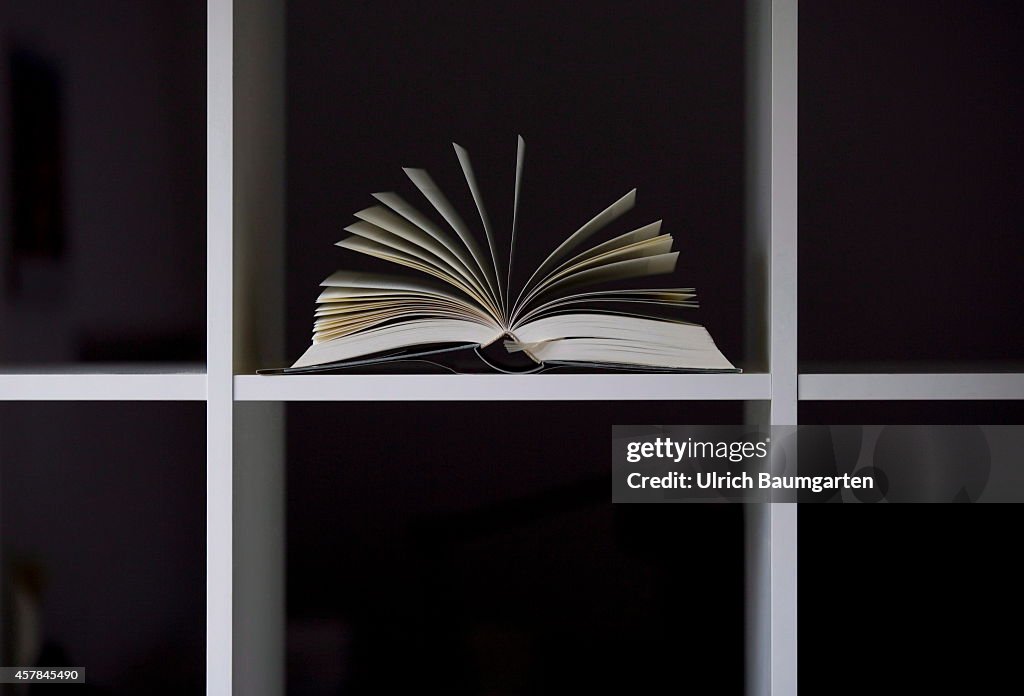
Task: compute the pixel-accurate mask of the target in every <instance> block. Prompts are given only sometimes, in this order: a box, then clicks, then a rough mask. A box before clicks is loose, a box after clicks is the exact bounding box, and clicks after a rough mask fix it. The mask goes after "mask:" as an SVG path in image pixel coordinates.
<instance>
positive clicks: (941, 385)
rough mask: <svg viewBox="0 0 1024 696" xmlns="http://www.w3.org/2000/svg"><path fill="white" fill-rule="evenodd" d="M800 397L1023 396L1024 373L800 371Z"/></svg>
mask: <svg viewBox="0 0 1024 696" xmlns="http://www.w3.org/2000/svg"><path fill="white" fill-rule="evenodd" d="M798 389H799V395H800V399H801V400H802V401H875V400H877V401H892V400H922V399H927V400H950V399H958V400H967V399H978V400H984V401H988V400H996V399H1024V373H1022V372H1015V373H998V372H969V373H939V372H934V373H925V372H922V373H891V374H886V373H874V374H860V373H835V374H802V375H800V377H799V381H798Z"/></svg>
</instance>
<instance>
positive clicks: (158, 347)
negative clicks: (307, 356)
mask: <svg viewBox="0 0 1024 696" xmlns="http://www.w3.org/2000/svg"><path fill="white" fill-rule="evenodd" d="M205 12H206V3H205V2H201V1H199V0H189V2H174V1H171V0H150V1H147V2H133V1H131V0H88V1H86V0H13V1H12V2H5V3H3V5H2V6H0V77H2V78H3V79H2V80H0V85H3V87H2V94H0V139H2V143H0V264H2V267H0V323H2V324H3V326H4V330H3V331H2V332H0V360H2V361H6V362H30V363H39V362H78V361H104V360H106V361H144V360H152V361H201V360H202V359H203V356H204V354H205V350H204V345H203V344H204V335H205V308H204V303H205V296H206V295H205V274H206V252H205V239H206V233H205V229H206V224H205V206H206V200H205V191H206V173H205V152H206V138H205V127H206V115H205V114H206V109H205V100H206V87H205V85H206V78H205V53H206V48H205V47H206V22H205Z"/></svg>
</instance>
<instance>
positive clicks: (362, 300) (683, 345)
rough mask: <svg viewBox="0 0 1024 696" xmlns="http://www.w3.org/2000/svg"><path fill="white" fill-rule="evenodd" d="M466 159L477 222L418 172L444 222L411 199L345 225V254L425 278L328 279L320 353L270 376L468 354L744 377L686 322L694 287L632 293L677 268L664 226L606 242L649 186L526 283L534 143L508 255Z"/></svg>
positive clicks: (490, 361) (317, 323) (531, 365)
mask: <svg viewBox="0 0 1024 696" xmlns="http://www.w3.org/2000/svg"><path fill="white" fill-rule="evenodd" d="M455 154H456V156H457V159H458V162H459V165H460V167H461V169H462V174H463V175H464V177H465V181H466V184H467V186H468V189H469V194H470V196H471V197H472V200H473V202H474V204H475V207H476V210H475V211H473V212H474V215H473V217H472V218H470V219H473V220H474V224H473V225H470V224H469V223H467V222H465V218H463V216H462V215H461V214H460V213H459V212H457V211H456V209H455V207H454V206H453V205H452V204H451V203H450V202H449V200H448V198H447V197H446V196H445V195H444V193H442V192H441V190H440V189H439V188H438V186H437V185H436V184H435V183H434V180H433V179H432V178H431V177H430V175H429V174H428V173H427V172H426V171H424V170H422V169H405V170H404V171H405V173H406V175H407V176H408V177H409V179H410V180H411V181H412V183H413V185H415V187H416V188H417V189H418V190H419V192H420V193H421V194H422V196H423V198H424V199H425V200H426V203H427V204H429V206H430V208H432V209H433V211H432V213H431V215H429V216H428V215H425V214H423V213H422V212H420V210H419V209H417V208H416V207H413V205H411V204H410V203H407V202H406V201H405V200H404V199H403V198H402V197H400V196H399V195H398V194H395V193H377V194H374V196H373V197H374V198H375V199H376V201H377V205H374V206H372V207H369V208H366V209H365V210H361V211H359V212H358V213H356V214H355V217H356V222H354V223H353V224H351V225H349V226H348V227H346V228H345V231H346V232H349V233H350V234H351V236H349V237H348V238H346V239H344V240H342V241H340V242H338V246H340V247H342V248H343V249H347V250H348V251H351V252H355V253H359V254H366V255H368V256H372V257H375V258H377V259H380V260H382V261H385V262H390V263H392V264H395V265H396V266H401V267H403V268H406V269H411V270H412V271H413V273H407V274H404V275H403V274H389V273H386V274H381V273H367V272H355V271H338V272H337V273H334V274H333V275H331V276H330V277H329V278H327V279H326V280H325V281H324V282H323V283H321V285H322V286H323V287H324V290H323V292H322V293H321V294H320V296H319V297H318V298H317V305H316V311H315V318H314V324H313V343H312V345H311V346H310V347H309V349H308V350H306V352H305V353H304V354H303V355H302V357H300V358H299V359H298V360H297V361H295V364H294V365H293V366H292V367H291V368H284V369H282V370H264V371H262V372H263V373H302V372H323V371H329V370H339V369H349V368H353V367H367V366H375V365H381V364H395V363H399V362H406V363H418V364H423V363H433V364H437V365H442V366H449V368H448V369H451V368H450V365H451V364H453V363H459V362H460V361H461V364H462V365H466V364H467V358H468V359H469V362H470V363H472V364H474V365H476V366H478V367H480V368H482V369H486V370H493V371H499V372H541V371H545V370H551V369H563V370H564V369H570V370H571V369H573V368H578V369H581V370H592V369H614V370H634V371H643V372H652V371H653V372H738V370H737V369H736V368H735V367H734V366H733V365H732V363H730V362H729V361H728V360H727V359H726V358H725V356H724V355H722V353H721V352H720V351H719V350H718V348H717V347H716V346H715V342H714V341H713V340H712V339H711V336H710V334H709V333H708V332H707V330H705V329H704V327H702V326H698V325H696V324H692V323H688V322H685V321H683V320H682V319H681V317H680V315H681V314H682V312H683V311H685V310H687V309H689V308H693V307H696V299H695V298H696V296H695V294H694V289H693V288H678V287H664V288H635V287H630V286H631V285H632V284H635V283H636V280H637V279H641V278H646V277H649V276H658V275H666V274H670V273H672V272H673V271H674V270H675V267H676V261H677V258H678V255H679V253H678V252H675V251H672V243H673V240H672V235H670V234H663V233H662V232H661V221H658V222H653V223H650V224H647V225H643V226H641V227H638V228H635V229H632V230H631V231H628V232H625V233H621V234H617V235H614V236H610V235H608V234H605V235H603V236H605V237H609V236H610V238H608V239H605V241H601V242H599V243H595V242H594V240H595V236H596V235H598V234H599V233H600V232H602V231H604V230H606V228H608V227H609V226H610V225H611V224H612V223H613V222H615V221H616V220H618V219H619V218H620V217H621V216H622V215H623V214H625V213H626V212H628V211H629V210H630V209H631V208H632V207H633V204H634V201H635V199H636V190H635V189H634V190H633V191H630V192H629V193H627V194H626V195H625V196H623V197H622V198H620V199H619V200H617V201H615V202H614V203H612V205H610V206H609V207H608V208H606V209H604V210H602V211H601V212H600V213H598V214H597V215H595V216H594V217H593V218H591V219H590V220H589V221H588V222H586V224H584V225H583V226H582V227H580V228H579V229H577V230H576V231H575V232H573V233H572V234H570V235H569V236H568V237H566V239H565V240H564V241H563V242H562V243H561V244H559V245H558V246H557V247H556V248H555V249H554V250H553V251H552V252H551V253H550V254H549V255H548V256H547V258H545V259H544V260H543V262H542V263H541V264H540V265H539V266H538V267H537V268H536V269H534V270H533V271H532V273H530V274H529V275H528V278H527V279H526V280H525V282H513V275H512V265H513V260H514V257H515V243H516V238H517V237H522V236H523V235H529V234H531V231H530V230H520V229H517V223H518V221H519V217H520V215H519V201H520V191H521V186H522V175H523V159H524V154H525V145H524V142H523V139H522V138H519V141H518V148H517V156H516V175H515V190H514V192H513V191H510V192H509V194H510V195H511V196H513V207H512V220H511V221H510V225H511V228H510V231H511V234H510V235H508V243H507V244H505V245H504V246H505V247H506V248H499V243H498V241H497V236H496V234H495V230H494V228H493V227H492V223H491V221H490V218H489V217H488V215H487V211H486V208H485V206H484V201H483V199H482V197H481V194H480V188H479V186H478V184H477V179H476V177H475V175H474V173H473V168H472V166H471V164H470V159H469V154H468V153H467V152H466V151H465V150H464V149H463V148H462V147H460V146H459V145H455ZM438 219H440V220H443V221H444V222H443V223H440V222H438V221H437V220H438ZM522 275H524V276H525V275H527V274H526V273H523V274H522ZM602 286H604V287H605V289H600V288H601V287H602ZM609 286H611V287H609ZM452 371H456V370H454V369H452ZM468 371H474V368H473V367H470V368H468Z"/></svg>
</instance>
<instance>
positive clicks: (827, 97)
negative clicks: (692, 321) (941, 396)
mask: <svg viewBox="0 0 1024 696" xmlns="http://www.w3.org/2000/svg"><path fill="white" fill-rule="evenodd" d="M1022 31H1024V7H1022V6H1021V5H1020V3H1014V2H951V1H943V2H895V3H894V2H875V1H872V2H856V3H836V2H815V3H805V4H801V7H800V126H799V127H800V133H799V135H800V203H799V206H800V209H799V214H800V359H801V360H802V361H864V360H959V361H970V360H1021V359H1022V358H1024V309H1022V308H1024V304H1022V303H1021V301H1020V293H1021V289H1022V287H1024V286H1022V284H1021V278H1022V277H1024V275H1022V270H1024V234H1022V233H1021V230H1022V226H1024V200H1022V198H1021V195H1020V192H1021V189H1022V185H1024V168H1022V167H1021V161H1022V154H1024V150H1022V148H1024V140H1022V135H1021V134H1022V133H1024V82H1022V74H1024V73H1022V72H1021V68H1020V66H1021V65H1022V64H1024V44H1022V43H1021V41H1020V37H1021V33H1022Z"/></svg>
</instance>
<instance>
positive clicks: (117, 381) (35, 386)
mask: <svg viewBox="0 0 1024 696" xmlns="http://www.w3.org/2000/svg"><path fill="white" fill-rule="evenodd" d="M204 399H206V374H205V370H204V368H203V365H201V364H166V365H164V364H155V365H154V364H140V365H103V364H97V365H56V366H49V365H38V366H31V367H29V366H25V367H4V368H2V369H0V401H203V400H204Z"/></svg>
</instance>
